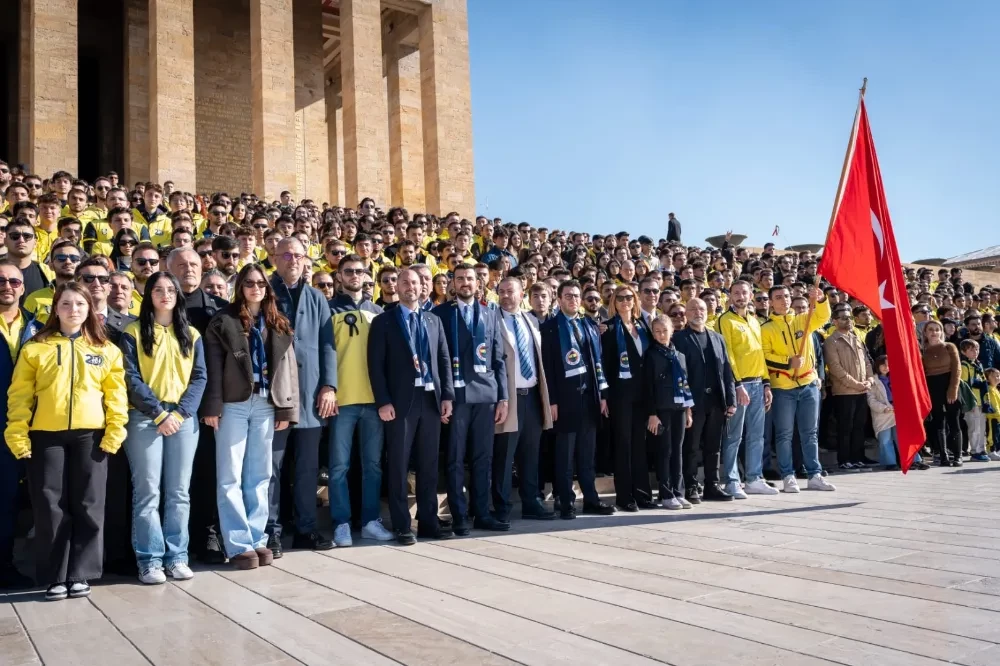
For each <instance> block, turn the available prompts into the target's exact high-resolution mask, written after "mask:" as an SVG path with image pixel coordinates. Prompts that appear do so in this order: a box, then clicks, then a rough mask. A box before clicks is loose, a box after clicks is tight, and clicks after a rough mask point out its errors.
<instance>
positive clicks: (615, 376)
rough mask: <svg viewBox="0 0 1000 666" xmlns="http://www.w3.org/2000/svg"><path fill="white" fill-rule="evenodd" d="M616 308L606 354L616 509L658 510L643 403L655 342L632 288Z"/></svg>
mask: <svg viewBox="0 0 1000 666" xmlns="http://www.w3.org/2000/svg"><path fill="white" fill-rule="evenodd" d="M610 306H611V311H612V313H613V316H612V317H611V319H609V320H608V322H607V327H608V330H606V331H605V332H604V334H603V335H602V336H601V350H602V353H603V355H604V359H603V363H604V368H605V371H604V374H605V376H606V377H607V380H608V389H609V390H608V411H609V412H610V413H611V433H612V435H611V439H612V441H613V442H614V451H615V504H617V505H618V508H619V509H621V510H622V511H638V510H639V509H655V508H656V502H654V501H653V491H652V489H651V488H650V486H649V468H648V467H647V464H648V463H647V461H646V413H645V411H644V410H643V402H642V363H643V355H644V354H645V353H646V352H647V351H648V350H649V345H650V343H651V342H652V340H650V336H649V331H647V330H646V328H645V326H643V325H642V324H641V323H640V321H641V320H640V317H641V315H640V311H639V296H638V294H636V293H635V290H634V289H633V288H632V286H631V285H622V286H620V287H616V288H615V292H614V295H613V296H612V297H611V303H610Z"/></svg>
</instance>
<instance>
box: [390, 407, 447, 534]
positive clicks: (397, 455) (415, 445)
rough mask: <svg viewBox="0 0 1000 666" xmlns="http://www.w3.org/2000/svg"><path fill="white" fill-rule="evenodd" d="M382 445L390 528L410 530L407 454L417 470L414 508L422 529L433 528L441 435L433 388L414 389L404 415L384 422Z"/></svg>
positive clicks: (435, 526) (435, 519)
mask: <svg viewBox="0 0 1000 666" xmlns="http://www.w3.org/2000/svg"><path fill="white" fill-rule="evenodd" d="M385 435H386V440H385V448H386V457H387V462H388V474H387V485H388V487H389V515H390V517H391V518H392V529H393V530H395V531H396V532H408V531H410V527H411V525H410V508H409V502H408V495H409V488H408V485H407V473H408V472H409V467H410V466H409V462H410V453H411V451H412V452H413V453H414V468H415V470H416V473H417V488H416V490H417V511H418V512H419V515H420V517H421V521H422V527H423V529H424V530H435V529H437V513H438V511H437V509H438V507H437V477H438V447H439V445H440V444H439V439H440V437H441V412H440V411H438V405H437V398H436V396H435V394H434V391H414V392H413V402H412V403H411V404H410V409H409V412H408V413H407V414H406V416H405V417H400V416H398V415H397V416H396V418H395V419H393V420H392V421H388V422H386V423H385Z"/></svg>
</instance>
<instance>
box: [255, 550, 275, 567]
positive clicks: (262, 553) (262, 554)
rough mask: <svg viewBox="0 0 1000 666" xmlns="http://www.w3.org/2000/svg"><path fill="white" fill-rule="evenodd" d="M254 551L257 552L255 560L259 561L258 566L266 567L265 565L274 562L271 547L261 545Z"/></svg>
mask: <svg viewBox="0 0 1000 666" xmlns="http://www.w3.org/2000/svg"><path fill="white" fill-rule="evenodd" d="M256 552H257V562H259V563H260V566H262V567H266V566H267V565H269V564H271V562H274V553H272V552H271V549H270V548H268V547H267V546H261V547H260V548H258V549H257V551H256Z"/></svg>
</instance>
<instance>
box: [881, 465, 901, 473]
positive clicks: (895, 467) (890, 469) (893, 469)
mask: <svg viewBox="0 0 1000 666" xmlns="http://www.w3.org/2000/svg"><path fill="white" fill-rule="evenodd" d="M882 469H884V470H885V471H886V472H898V471H899V465H885V466H884V467H883V468H882Z"/></svg>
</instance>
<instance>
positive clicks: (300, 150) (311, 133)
mask: <svg viewBox="0 0 1000 666" xmlns="http://www.w3.org/2000/svg"><path fill="white" fill-rule="evenodd" d="M294 4H295V15H294V22H295V25H294V31H295V38H294V50H295V115H296V123H295V131H296V136H295V146H296V165H295V175H296V179H295V190H296V193H295V194H296V196H297V197H299V198H302V197H309V198H310V199H313V200H314V201H316V203H317V204H322V203H323V202H324V201H329V200H330V196H331V195H330V173H329V169H330V157H329V145H328V142H327V124H326V95H325V91H324V87H325V86H324V85H323V83H324V81H323V7H322V5H321V4H320V3H319V2H314V0H295V3H294ZM289 189H292V188H289Z"/></svg>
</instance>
